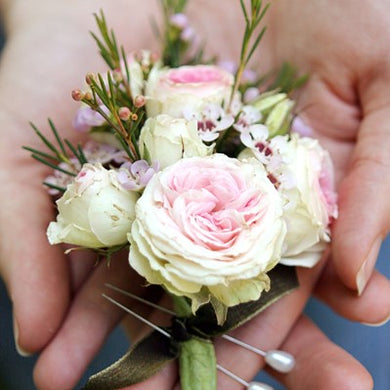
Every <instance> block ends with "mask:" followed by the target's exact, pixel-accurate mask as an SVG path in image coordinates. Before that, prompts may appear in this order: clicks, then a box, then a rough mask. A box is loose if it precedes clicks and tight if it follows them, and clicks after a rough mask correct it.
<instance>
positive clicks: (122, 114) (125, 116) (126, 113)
mask: <svg viewBox="0 0 390 390" xmlns="http://www.w3.org/2000/svg"><path fill="white" fill-rule="evenodd" d="M118 115H119V118H121V119H122V120H123V121H128V120H129V119H130V117H131V115H132V112H131V111H130V109H129V108H128V107H121V108H120V109H119V110H118Z"/></svg>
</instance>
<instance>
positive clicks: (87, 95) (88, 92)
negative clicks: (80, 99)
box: [84, 91, 92, 100]
mask: <svg viewBox="0 0 390 390" xmlns="http://www.w3.org/2000/svg"><path fill="white" fill-rule="evenodd" d="M84 99H85V100H92V93H91V92H90V91H87V92H85V94H84Z"/></svg>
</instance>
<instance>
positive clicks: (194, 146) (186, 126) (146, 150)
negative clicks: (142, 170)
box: [139, 115, 213, 169]
mask: <svg viewBox="0 0 390 390" xmlns="http://www.w3.org/2000/svg"><path fill="white" fill-rule="evenodd" d="M139 148H140V153H141V156H142V158H144V159H146V160H148V161H149V162H153V161H158V163H159V167H160V168H161V169H163V168H165V167H167V166H169V165H172V164H174V163H175V162H176V161H178V160H180V159H182V158H184V157H195V156H200V157H204V156H208V155H210V154H211V153H212V151H213V147H212V146H206V145H205V144H204V143H203V142H202V140H201V139H200V137H199V135H198V125H197V121H196V120H192V121H187V120H185V119H180V118H172V117H170V116H169V115H158V116H157V117H156V118H149V119H148V120H147V121H146V122H145V125H144V127H143V128H142V129H141V134H140V137H139Z"/></svg>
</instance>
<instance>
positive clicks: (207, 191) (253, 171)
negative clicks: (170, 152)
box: [129, 154, 286, 319]
mask: <svg viewBox="0 0 390 390" xmlns="http://www.w3.org/2000/svg"><path fill="white" fill-rule="evenodd" d="M282 211H283V210H282V202H281V198H280V195H279V193H278V192H277V190H276V189H275V187H274V186H273V185H272V183H271V182H270V181H269V179H268V178H267V174H266V172H265V170H264V169H263V167H262V165H261V164H260V163H258V162H257V161H256V160H254V159H252V161H251V162H247V163H245V162H240V161H239V160H237V159H232V158H228V157H226V156H225V155H222V154H214V155H212V156H209V157H203V158H202V157H193V158H187V159H182V160H180V161H178V162H177V163H175V164H174V165H171V166H169V167H168V168H166V169H164V170H163V171H161V172H159V173H158V174H156V175H155V176H154V177H153V178H152V179H151V181H150V182H149V184H148V185H147V187H146V189H145V191H144V193H143V195H142V196H141V198H140V199H139V200H138V202H137V204H136V218H135V221H134V223H133V225H132V229H131V234H129V241H130V243H131V246H130V255H129V260H130V265H131V266H132V267H133V268H134V269H135V270H136V271H137V272H138V273H140V274H141V275H143V276H144V277H145V278H146V279H147V281H148V282H150V283H152V284H160V285H163V286H164V287H165V288H166V289H168V290H169V291H170V292H171V293H173V294H176V295H179V296H187V297H189V298H191V299H192V308H193V311H196V309H197V308H198V307H199V306H200V305H202V304H204V303H207V302H209V301H211V302H212V303H216V302H219V304H218V305H216V306H218V307H220V308H224V309H226V307H228V306H233V305H236V304H239V303H241V302H246V301H250V300H255V299H258V298H259V296H260V294H261V292H262V291H263V290H267V289H268V288H269V283H270V281H269V278H268V276H267V275H266V273H267V272H268V271H269V270H270V269H271V268H273V267H274V266H275V265H276V263H277V262H278V261H279V260H280V255H281V250H282V242H283V240H284V237H285V234H286V229H285V223H284V221H283V219H282ZM221 303H222V305H221ZM224 313H225V312H224V310H222V312H220V311H217V315H218V317H219V319H222V318H223V315H224Z"/></svg>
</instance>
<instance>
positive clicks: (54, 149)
mask: <svg viewBox="0 0 390 390" xmlns="http://www.w3.org/2000/svg"><path fill="white" fill-rule="evenodd" d="M48 122H49V126H50V129H51V132H52V133H53V135H54V139H55V140H56V144H55V143H53V142H51V141H49V139H48V138H47V137H46V136H45V135H44V134H43V133H42V132H41V131H40V130H39V129H38V128H37V127H36V126H35V125H34V124H33V123H30V125H31V127H32V128H33V130H34V131H35V133H36V134H37V135H38V137H39V138H40V140H41V141H42V143H43V144H44V145H45V146H46V147H47V149H48V152H44V151H42V150H39V149H35V148H32V147H30V146H23V149H25V150H27V151H29V152H31V157H32V158H34V159H35V160H37V161H39V162H41V163H42V164H44V165H47V166H48V167H50V168H52V169H54V170H57V171H60V172H62V173H65V174H67V175H69V176H76V174H77V169H76V167H74V164H73V163H72V161H71V155H73V156H74V157H75V158H77V159H78V161H79V162H80V164H81V165H82V164H85V163H86V162H87V159H86V158H85V156H84V153H83V152H82V149H81V147H80V146H79V147H78V148H76V147H74V146H73V145H72V144H71V142H69V141H68V140H65V139H61V137H60V136H59V133H58V130H57V128H56V126H55V125H54V123H53V121H52V120H51V119H49V120H48ZM66 147H67V148H68V150H67V148H66ZM60 163H66V164H67V165H68V166H69V168H70V169H65V168H63V167H60V166H59V164H60Z"/></svg>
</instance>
